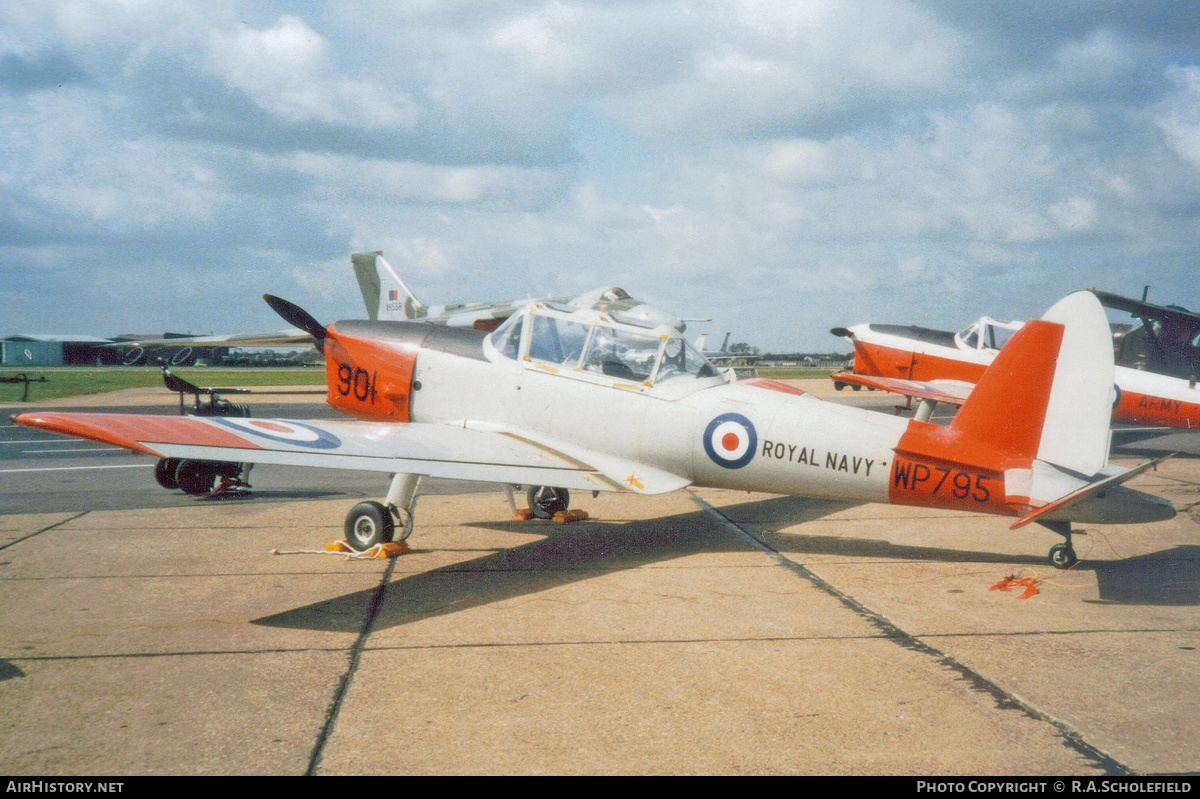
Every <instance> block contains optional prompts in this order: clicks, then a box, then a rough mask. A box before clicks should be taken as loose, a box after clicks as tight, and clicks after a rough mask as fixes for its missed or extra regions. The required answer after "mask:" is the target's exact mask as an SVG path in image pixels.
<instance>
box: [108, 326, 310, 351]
mask: <svg viewBox="0 0 1200 799" xmlns="http://www.w3.org/2000/svg"><path fill="white" fill-rule="evenodd" d="M313 341H314V339H313V337H312V336H310V335H309V334H308V333H305V332H304V331H303V330H298V329H296V328H289V329H287V330H277V331H275V332H274V333H232V334H229V335H217V336H171V337H170V338H164V337H155V338H142V339H129V340H126V341H114V342H113V343H111V344H105V345H104V346H106V347H125V348H129V347H143V348H145V349H157V348H163V347H169V348H179V347H191V348H192V349H207V348H212V347H303V346H308V345H311V344H312V343H313Z"/></svg>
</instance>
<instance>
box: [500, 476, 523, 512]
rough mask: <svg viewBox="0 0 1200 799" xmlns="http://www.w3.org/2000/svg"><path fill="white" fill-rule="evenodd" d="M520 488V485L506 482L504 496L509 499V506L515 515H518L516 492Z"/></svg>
mask: <svg viewBox="0 0 1200 799" xmlns="http://www.w3.org/2000/svg"><path fill="white" fill-rule="evenodd" d="M519 488H520V486H519V485H511V484H509V483H505V484H504V498H505V499H507V500H508V507H509V508H511V509H512V514H513V516H516V515H517V498H516V496H515V492H516V491H517V489H519Z"/></svg>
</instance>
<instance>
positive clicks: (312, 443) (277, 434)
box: [211, 417, 342, 449]
mask: <svg viewBox="0 0 1200 799" xmlns="http://www.w3.org/2000/svg"><path fill="white" fill-rule="evenodd" d="M211 421H214V422H217V423H219V424H223V425H225V426H226V427H231V428H233V429H234V430H236V431H238V432H239V433H249V434H250V435H252V436H256V437H258V438H265V439H268V440H270V441H278V442H280V443H282V444H293V445H295V446H298V447H312V448H313V449H337V448H338V447H340V446H341V445H342V442H341V441H340V440H338V438H337V436H335V435H333V434H332V433H328V432H326V431H324V430H321V429H319V428H317V427H313V426H312V425H307V424H304V423H303V422H291V421H284V420H282V419H231V418H229V417H217V418H213V419H211Z"/></svg>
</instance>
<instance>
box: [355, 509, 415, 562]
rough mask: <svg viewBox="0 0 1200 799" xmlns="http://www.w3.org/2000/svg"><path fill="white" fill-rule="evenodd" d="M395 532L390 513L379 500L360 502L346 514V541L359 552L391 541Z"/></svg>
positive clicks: (410, 525)
mask: <svg viewBox="0 0 1200 799" xmlns="http://www.w3.org/2000/svg"><path fill="white" fill-rule="evenodd" d="M408 529H409V531H410V532H411V530H412V524H411V522H410V523H409V526H408ZM395 532H396V528H395V524H394V523H393V522H392V513H391V511H389V510H388V509H387V508H386V507H384V505H383V503H381V502H360V503H358V504H357V505H355V506H354V507H353V508H351V510H350V513H349V514H348V515H347V516H346V543H347V544H349V545H350V547H351V549H356V550H358V551H359V552H365V551H366V550H368V549H370V548H371V547H373V546H375V545H376V544H385V543H387V542H388V541H391V540H392V536H393V535H394V534H395ZM406 537H407V536H406Z"/></svg>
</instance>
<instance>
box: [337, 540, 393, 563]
mask: <svg viewBox="0 0 1200 799" xmlns="http://www.w3.org/2000/svg"><path fill="white" fill-rule="evenodd" d="M325 551H326V552H344V553H346V554H348V555H357V556H359V557H363V558H395V557H399V556H400V555H403V554H405V553H407V552H408V542H407V541H388V542H387V543H384V544H376V545H375V546H373V547H371V548H370V549H368V550H366V551H365V552H359V551H358V550H357V549H354V548H353V547H351V546H350V545H349V544H347V543H346V542H345V541H343V540H342V539H340V538H339V539H338V540H337V541H330V542H329V543H328V544H326V545H325Z"/></svg>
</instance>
